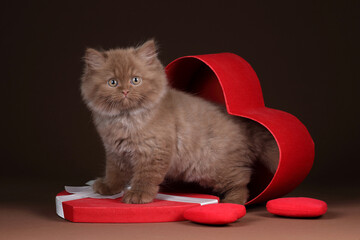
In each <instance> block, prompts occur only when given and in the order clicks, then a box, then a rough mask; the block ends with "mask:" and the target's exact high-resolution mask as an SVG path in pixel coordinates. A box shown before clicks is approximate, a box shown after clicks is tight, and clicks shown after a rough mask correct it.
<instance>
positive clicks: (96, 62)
mask: <svg viewBox="0 0 360 240" xmlns="http://www.w3.org/2000/svg"><path fill="white" fill-rule="evenodd" d="M84 60H85V62H86V64H87V65H88V66H89V68H91V69H94V70H96V69H100V68H102V67H103V66H104V64H105V61H106V59H105V55H104V54H103V53H101V52H99V51H96V50H95V49H92V48H88V49H86V53H85V56H84Z"/></svg>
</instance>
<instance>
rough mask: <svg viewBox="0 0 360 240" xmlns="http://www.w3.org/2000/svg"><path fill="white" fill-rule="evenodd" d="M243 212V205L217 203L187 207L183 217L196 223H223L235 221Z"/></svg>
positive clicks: (243, 214)
mask: <svg viewBox="0 0 360 240" xmlns="http://www.w3.org/2000/svg"><path fill="white" fill-rule="evenodd" d="M245 214H246V209H245V207H244V206H243V205H239V204H233V203H219V204H209V205H205V206H198V207H193V208H189V209H187V210H186V211H185V212H184V218H185V219H187V220H190V221H192V222H197V223H204V224H212V225H224V224H228V223H232V222H235V221H236V220H238V219H239V218H242V217H243V216H245Z"/></svg>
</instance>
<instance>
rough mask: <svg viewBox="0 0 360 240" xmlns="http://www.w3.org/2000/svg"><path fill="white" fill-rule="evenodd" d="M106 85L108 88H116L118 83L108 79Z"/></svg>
mask: <svg viewBox="0 0 360 240" xmlns="http://www.w3.org/2000/svg"><path fill="white" fill-rule="evenodd" d="M108 85H109V86H110V87H116V86H117V85H118V82H117V81H116V80H115V79H110V80H109V81H108Z"/></svg>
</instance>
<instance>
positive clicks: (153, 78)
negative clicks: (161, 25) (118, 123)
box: [81, 40, 167, 116]
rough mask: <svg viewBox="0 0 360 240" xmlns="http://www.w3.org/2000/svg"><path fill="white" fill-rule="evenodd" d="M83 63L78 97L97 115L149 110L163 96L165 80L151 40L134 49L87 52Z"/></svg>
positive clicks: (91, 50) (89, 50)
mask: <svg viewBox="0 0 360 240" xmlns="http://www.w3.org/2000/svg"><path fill="white" fill-rule="evenodd" d="M85 61H86V67H85V73H84V76H83V79H82V83H81V92H82V96H83V99H84V100H85V102H86V103H87V105H88V107H89V108H90V110H92V111H95V112H97V113H99V114H102V115H109V116H115V115H118V114H123V113H125V112H130V111H132V110H136V109H138V110H140V109H144V108H148V109H149V108H151V107H152V106H154V105H155V104H156V103H158V101H159V100H160V99H161V97H162V96H163V95H164V93H165V90H166V86H167V80H166V76H165V72H164V68H163V66H162V65H161V63H160V61H159V60H158V59H157V56H156V47H155V43H154V41H152V40H151V41H148V42H146V43H145V44H144V45H142V46H141V47H139V48H136V49H135V48H128V49H114V50H109V51H106V52H98V51H96V50H93V49H88V50H87V52H86V55H85Z"/></svg>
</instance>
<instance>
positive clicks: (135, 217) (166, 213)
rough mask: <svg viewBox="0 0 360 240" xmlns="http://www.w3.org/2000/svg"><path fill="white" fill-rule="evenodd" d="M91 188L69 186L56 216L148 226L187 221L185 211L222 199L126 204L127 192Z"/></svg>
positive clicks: (175, 197)
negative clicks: (109, 192)
mask: <svg viewBox="0 0 360 240" xmlns="http://www.w3.org/2000/svg"><path fill="white" fill-rule="evenodd" d="M91 183H92V182H89V184H90V185H89V186H81V187H68V186H66V187H65V191H63V192H61V193H59V194H58V195H57V196H56V198H55V201H56V202H55V203H56V213H57V214H58V215H59V216H60V217H62V218H64V219H66V220H69V221H71V222H98V223H100V222H102V223H146V222H174V221H183V220H185V218H184V216H183V213H184V211H185V210H187V209H189V208H192V207H195V206H202V205H207V204H216V203H218V202H219V198H218V197H216V196H212V195H205V194H192V193H178V194H175V193H171V194H163V193H159V194H157V195H156V198H155V199H154V201H153V202H151V203H148V204H125V203H122V202H121V198H122V196H123V192H121V193H119V194H115V195H112V196H104V195H100V194H97V193H94V192H93V190H92V186H91Z"/></svg>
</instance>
